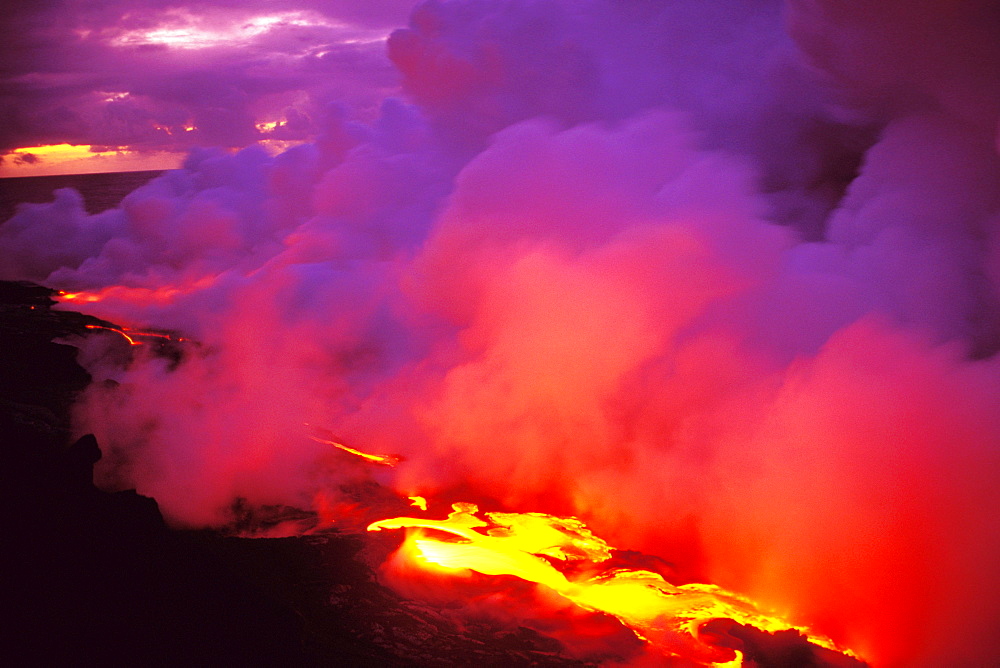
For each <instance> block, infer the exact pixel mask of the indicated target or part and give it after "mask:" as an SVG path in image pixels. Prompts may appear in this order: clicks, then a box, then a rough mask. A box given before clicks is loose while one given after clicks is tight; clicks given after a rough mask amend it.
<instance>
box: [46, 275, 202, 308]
mask: <svg viewBox="0 0 1000 668" xmlns="http://www.w3.org/2000/svg"><path fill="white" fill-rule="evenodd" d="M217 278H218V277H216V276H205V277H203V278H201V279H199V280H197V281H192V282H190V283H186V284H183V285H166V286H162V287H158V288H136V287H128V286H125V285H112V286H109V287H106V288H103V289H101V290H100V291H98V292H64V291H62V290H60V291H59V293H58V294H57V296H56V298H57V299H58V300H59V301H61V302H70V303H72V304H93V303H95V302H101V301H105V300H109V301H121V302H126V303H130V304H139V305H143V306H148V305H158V304H169V303H171V302H173V301H174V300H175V299H177V298H178V297H181V296H183V295H186V294H189V293H191V292H194V291H196V290H201V289H204V288H207V287H209V286H211V285H212V284H213V283H214V282H215V281H216V279H217Z"/></svg>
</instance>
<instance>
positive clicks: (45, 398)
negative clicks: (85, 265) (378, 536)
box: [0, 282, 585, 666]
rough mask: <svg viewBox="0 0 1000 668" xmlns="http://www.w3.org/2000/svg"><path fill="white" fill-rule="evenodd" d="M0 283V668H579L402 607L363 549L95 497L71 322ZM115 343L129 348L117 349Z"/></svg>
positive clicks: (86, 320) (345, 539)
mask: <svg viewBox="0 0 1000 668" xmlns="http://www.w3.org/2000/svg"><path fill="white" fill-rule="evenodd" d="M53 294H54V293H53V291H51V290H49V289H47V288H42V287H40V286H37V285H32V284H29V283H10V282H0V466H2V470H3V472H4V484H3V485H2V486H0V489H2V490H3V491H2V497H0V503H2V508H0V511H2V516H3V517H4V518H5V524H6V525H7V526H6V527H5V528H6V531H5V532H4V538H3V542H4V550H3V554H4V557H5V562H6V563H4V564H3V568H2V572H3V575H4V577H5V582H6V586H5V587H4V593H3V595H2V596H0V613H2V616H3V619H4V620H6V621H5V628H4V631H5V633H4V635H5V637H6V638H8V639H9V640H8V642H5V643H4V652H5V658H6V659H7V660H8V662H10V663H11V665H20V666H33V665H37V666H51V665H59V664H65V665H134V666H207V665H235V666H257V665H260V666H285V665H300V666H301V665H305V666H341V665H343V666H364V665H371V666H375V665H378V666H415V665H416V666H424V665H426V666H450V665H469V664H478V665H481V666H510V665H536V666H546V665H585V664H581V663H580V662H576V661H572V660H569V659H566V658H564V657H562V656H561V655H560V654H559V646H558V644H557V643H556V642H555V641H553V640H550V639H548V638H545V637H543V636H540V635H538V634H537V633H535V632H533V631H530V630H528V629H522V628H513V629H510V628H501V627H498V626H493V625H490V624H478V625H476V624H466V623H463V624H459V623H456V621H455V620H454V619H451V618H449V617H447V616H445V615H442V614H440V613H438V612H435V611H434V610H432V609H430V608H427V607H425V606H422V605H421V604H418V603H414V602H409V601H405V600H403V599H402V598H401V597H399V596H397V595H396V594H394V593H393V592H391V591H390V590H388V589H386V588H385V587H383V586H381V585H379V584H378V583H377V582H376V579H375V575H374V572H373V570H372V569H371V568H370V567H369V566H367V565H365V564H364V563H363V562H362V561H361V560H358V559H357V558H356V554H357V553H358V552H359V551H360V550H361V548H362V547H363V545H364V543H363V541H362V539H361V537H358V536H351V535H343V534H337V533H327V534H324V535H316V536H302V537H294V538H239V537H229V536H225V535H222V534H220V533H218V532H213V531H174V530H171V529H169V528H168V527H167V526H166V525H165V524H164V521H163V518H162V517H161V515H160V512H159V509H158V507H157V505H156V502H155V501H154V500H152V499H149V498H147V497H143V496H141V495H139V494H136V493H135V492H134V491H125V492H117V493H106V492H103V491H100V490H98V489H97V488H96V487H94V485H93V466H94V464H95V463H96V462H97V461H98V460H99V458H100V456H101V453H100V446H99V443H98V442H97V441H96V439H95V438H94V437H93V436H91V435H85V436H83V437H81V438H79V439H77V440H75V441H72V440H71V438H70V434H71V424H70V418H69V409H70V406H71V405H72V403H73V401H74V399H75V397H76V396H77V394H78V393H79V392H80V391H82V390H83V389H84V388H85V387H86V386H87V384H88V383H89V382H90V377H89V375H88V374H87V373H86V372H85V371H84V370H83V369H82V368H81V367H80V366H79V365H78V364H77V363H76V349H75V348H73V347H71V346H67V345H63V344H58V343H54V342H53V341H52V340H53V339H54V338H59V337H66V336H70V335H79V336H84V335H87V333H88V331H89V330H88V329H87V325H88V324H91V325H93V324H97V325H103V326H110V325H111V324H110V323H105V322H103V321H101V320H97V319H95V318H90V317H88V316H84V315H81V314H78V313H70V312H65V311H59V310H53V309H52V308H51V306H52V305H53V304H54V303H55V302H54V301H53V300H52V296H53ZM125 345H127V344H125Z"/></svg>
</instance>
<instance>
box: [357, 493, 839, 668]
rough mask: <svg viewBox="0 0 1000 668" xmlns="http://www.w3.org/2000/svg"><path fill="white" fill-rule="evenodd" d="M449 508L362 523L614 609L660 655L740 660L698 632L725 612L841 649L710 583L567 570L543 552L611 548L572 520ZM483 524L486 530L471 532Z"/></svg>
mask: <svg viewBox="0 0 1000 668" xmlns="http://www.w3.org/2000/svg"><path fill="white" fill-rule="evenodd" d="M452 508H453V509H454V512H452V513H451V514H450V515H449V516H448V519H445V520H429V519H422V518H414V517H399V518H394V519H387V520H381V521H378V522H374V523H372V524H371V525H370V526H369V527H368V530H369V531H380V530H382V529H401V528H408V529H416V531H411V532H408V534H407V539H406V542H405V543H404V545H403V548H402V550H403V551H404V554H407V555H408V556H410V557H411V558H412V561H413V563H414V564H416V565H418V566H420V567H421V568H428V569H434V568H439V569H445V570H455V569H469V570H473V571H476V572H478V573H483V574H486V575H513V576H516V577H519V578H522V579H524V580H527V581H530V582H535V583H538V584H540V585H544V586H546V587H549V588H551V589H552V590H554V591H556V592H558V593H559V594H560V595H562V596H563V597H565V598H566V599H568V600H570V601H572V602H573V603H575V604H577V605H579V606H581V607H583V608H586V609H588V610H592V611H599V612H604V613H607V614H610V615H614V616H615V617H617V618H618V619H619V620H620V621H621V622H622V623H623V624H624V625H625V626H627V627H628V628H629V629H631V630H632V632H633V633H635V634H636V635H637V636H638V637H640V638H641V639H643V640H645V641H646V642H648V643H650V644H651V645H652V646H653V647H655V648H656V649H657V650H659V651H661V652H663V653H664V654H666V655H670V656H683V657H685V658H687V659H691V660H694V661H698V662H701V663H702V664H703V665H707V666H715V667H716V668H724V667H735V666H739V665H741V664H742V656H741V654H740V652H738V651H736V650H734V649H731V648H727V647H720V646H716V645H712V644H710V638H709V637H708V636H703V635H702V634H701V633H700V627H701V626H702V624H703V623H704V622H707V621H710V620H713V619H732V620H734V621H736V622H737V623H739V624H749V625H752V626H754V627H756V628H758V629H761V630H764V631H768V632H775V631H781V630H786V629H795V630H797V631H799V632H800V633H802V634H803V635H805V636H806V637H807V638H808V639H809V640H810V641H811V642H813V643H816V644H818V645H820V646H822V647H826V648H829V649H835V650H836V651H843V650H842V649H840V648H837V647H836V646H835V645H834V644H833V642H832V641H830V640H829V639H827V638H824V637H822V636H817V635H815V634H812V633H809V631H808V629H806V628H804V627H800V626H794V625H792V624H789V623H788V622H786V621H785V620H783V619H781V618H780V617H776V616H773V615H768V614H766V613H764V612H762V611H761V610H760V609H758V608H757V606H756V605H754V603H753V602H752V601H750V600H749V599H747V598H745V597H742V596H740V595H738V594H735V593H733V592H729V591H726V590H724V589H722V588H720V587H716V586H714V585H709V584H686V585H680V586H675V585H672V584H670V583H669V582H667V581H666V580H664V579H663V577H662V576H661V575H659V574H658V573H653V572H651V571H645V570H632V569H610V570H606V571H604V572H600V573H599V574H598V575H596V576H587V575H582V576H578V578H577V579H574V578H572V577H567V576H566V575H564V574H563V573H562V572H560V571H559V570H558V569H557V568H556V567H555V566H553V564H552V562H550V559H551V560H558V561H578V562H583V563H584V564H586V565H591V564H597V563H600V562H602V561H605V560H607V559H609V558H610V556H611V552H612V549H611V548H610V547H609V546H608V544H607V543H606V542H605V541H604V540H603V539H601V538H599V537H597V536H595V535H594V534H593V533H591V531H590V530H589V529H588V528H587V527H586V525H584V524H583V523H582V522H580V521H579V520H576V519H573V518H560V517H554V516H552V515H546V514H544V513H486V514H485V516H486V518H487V520H488V521H486V520H482V519H480V518H479V517H477V516H476V513H477V512H478V510H479V509H478V508H477V507H476V506H475V505H474V504H471V503H456V504H454V505H453V506H452ZM484 528H485V529H486V531H485V533H481V532H480V531H478V529H484ZM591 572H593V571H591Z"/></svg>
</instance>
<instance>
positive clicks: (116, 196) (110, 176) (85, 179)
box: [0, 170, 163, 223]
mask: <svg viewBox="0 0 1000 668" xmlns="http://www.w3.org/2000/svg"><path fill="white" fill-rule="evenodd" d="M162 173H163V172H162V171H160V170H154V171H147V172H110V173H106V174H61V175H59V176H18V177H11V178H5V179H0V223H2V222H3V221H6V220H7V219H9V218H10V217H11V216H13V215H14V214H15V213H16V212H17V207H18V205H19V204H24V203H29V202H31V203H44V202H51V201H52V200H53V196H52V193H53V192H55V191H56V190H58V189H59V188H76V189H77V190H78V191H79V192H80V194H81V195H83V202H84V207H85V208H86V209H87V213H91V214H94V213H99V212H101V211H104V210H105V209H110V208H112V207H115V206H117V205H118V204H119V203H120V202H121V201H122V199H123V198H124V197H125V195H128V194H129V193H130V192H132V191H133V190H135V189H136V188H138V187H139V186H141V185H143V184H145V183H147V182H149V181H150V180H152V179H153V178H154V177H156V176H159V175H160V174H162Z"/></svg>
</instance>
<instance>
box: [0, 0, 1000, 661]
mask: <svg viewBox="0 0 1000 668" xmlns="http://www.w3.org/2000/svg"><path fill="white" fill-rule="evenodd" d="M988 11H989V10H988V8H986V3H981V4H978V5H977V4H976V3H972V4H969V5H967V6H963V7H961V8H956V7H951V6H948V7H945V6H944V5H941V4H937V3H929V2H928V3H920V4H919V6H918V7H917V10H915V11H914V13H912V14H910V13H909V9H908V5H907V6H904V4H902V3H889V4H886V5H884V6H882V5H880V6H879V7H878V8H867V9H863V10H861V9H844V8H840V7H839V6H838V7H835V6H834V4H833V3H826V2H811V3H797V2H795V3H789V4H788V5H787V6H786V7H785V8H784V13H782V11H781V7H779V6H778V5H776V4H774V5H766V6H765V5H762V6H759V7H754V8H747V7H746V6H745V3H736V2H733V3H719V4H717V5H713V7H712V8H706V7H705V5H704V3H693V2H692V3H686V2H677V3H671V4H669V5H666V6H661V4H660V3H641V2H639V3H626V4H624V5H618V4H614V5H613V4H604V3H596V4H594V5H592V6H591V5H588V6H586V7H581V6H580V5H579V4H578V3H563V2H557V1H553V2H546V3H533V4H530V6H529V5H524V4H523V3H519V2H507V1H504V2H501V1H499V0H498V1H495V2H483V3H464V2H428V3H424V4H423V5H421V6H420V7H418V8H417V9H416V11H415V12H414V14H413V19H412V22H411V25H410V26H409V27H408V28H406V29H404V30H402V31H400V32H397V33H395V34H394V36H393V37H392V38H391V40H390V42H389V55H390V57H391V58H392V59H393V61H394V62H395V63H396V66H397V67H398V68H399V72H400V76H401V77H402V80H403V88H404V90H405V91H407V93H408V95H409V100H410V101H409V103H406V102H401V101H398V100H390V101H387V102H385V103H384V104H383V106H382V107H381V111H380V112H379V116H378V118H376V119H375V120H373V121H372V122H371V123H368V124H361V123H357V122H352V121H350V120H349V118H350V114H347V113H345V112H343V111H339V112H338V111H337V110H336V109H332V110H328V112H327V115H326V116H325V117H324V118H323V120H322V122H321V124H322V134H321V136H320V137H319V138H318V139H317V140H316V142H314V143H312V144H307V145H303V146H299V147H297V148H295V149H292V150H290V151H288V152H286V153H284V154H282V155H281V156H278V157H276V158H270V157H268V156H266V155H264V154H263V153H259V152H254V151H244V152H242V153H240V154H238V155H235V156H229V155H225V154H221V153H212V152H200V153H196V154H194V155H193V156H192V157H191V159H190V160H189V162H188V164H187V165H186V167H185V169H183V170H178V171H175V172H171V173H168V174H165V175H164V176H163V177H161V178H159V179H157V180H155V181H153V182H152V183H150V184H149V185H147V186H145V187H143V188H141V189H140V190H138V191H136V192H135V193H133V194H131V195H130V196H129V197H128V198H126V200H125V202H124V203H123V205H122V207H121V208H120V209H117V210H114V211H111V212H106V213H105V214H101V215H100V216H93V217H88V216H85V215H84V214H83V212H82V207H81V206H80V203H79V202H78V201H77V199H75V198H74V194H72V193H63V194H61V195H60V196H59V198H58V199H57V200H56V202H54V203H53V204H51V205H40V206H36V207H31V208H27V209H24V210H23V211H22V212H21V213H20V214H18V215H17V216H15V218H14V219H12V220H11V221H10V222H9V223H6V224H5V225H4V226H3V227H0V247H2V248H3V250H4V253H3V255H2V257H3V260H2V261H0V267H2V272H3V275H4V276H7V277H28V278H36V279H38V280H45V281H47V282H48V283H50V284H52V285H55V286H56V287H63V288H66V289H75V290H76V289H87V290H92V291H101V290H103V291H104V292H101V293H100V294H102V295H104V297H103V298H102V299H101V300H100V301H96V302H94V303H92V304H90V305H88V307H87V308H88V310H89V311H91V312H93V313H95V314H98V315H101V316H104V317H108V318H112V319H115V320H119V321H122V322H125V323H128V324H143V325H146V326H158V327H166V328H172V329H177V330H180V331H182V332H183V333H184V334H185V336H189V337H192V338H194V339H196V340H197V341H198V342H199V344H200V345H199V346H193V345H192V346H190V347H189V348H188V349H187V350H186V352H185V354H184V356H183V358H182V359H181V360H180V361H173V360H168V359H158V358H155V357H154V356H149V357H143V356H140V357H139V359H137V360H136V361H134V362H133V363H132V364H131V365H129V366H127V367H122V366H120V365H112V364H107V363H104V364H102V363H101V362H100V357H101V353H102V346H106V345H107V342H106V341H105V342H103V343H102V342H101V341H99V340H97V341H96V342H92V343H91V344H88V346H90V347H89V348H88V349H87V354H88V358H87V359H88V363H89V365H90V366H91V368H92V371H93V372H94V373H95V375H96V376H97V380H98V382H97V383H96V384H95V385H94V386H93V387H92V388H91V389H90V390H89V391H88V393H87V395H86V397H85V399H84V401H83V402H82V403H81V405H80V406H79V411H78V413H79V414H78V417H79V428H80V429H81V430H90V431H94V432H95V433H96V434H97V436H98V440H99V442H100V443H101V445H102V447H103V448H105V450H106V453H105V454H106V457H105V458H104V459H103V460H102V462H101V464H100V468H99V472H100V474H101V476H102V477H103V481H104V484H107V485H109V486H126V487H133V486H134V487H136V488H137V489H138V491H139V492H140V493H144V494H149V495H151V496H153V497H154V498H156V499H157V501H158V503H159V504H160V507H161V508H162V509H163V511H164V513H165V515H166V516H167V517H168V518H169V519H170V520H171V521H173V522H175V523H177V524H185V525H205V524H218V523H224V522H226V521H227V519H228V518H230V517H231V512H232V506H233V504H234V502H236V501H237V500H240V501H239V502H240V503H249V504H251V505H258V506H259V505H268V504H289V505H298V506H303V505H306V506H307V505H309V504H310V503H311V502H312V499H313V498H314V497H315V495H317V494H319V493H323V494H327V495H331V496H332V497H336V494H337V489H338V487H339V486H342V485H346V484H349V483H351V482H355V481H358V480H364V479H367V478H369V477H374V478H376V479H378V480H379V481H381V482H383V483H384V484H387V485H392V486H394V487H395V488H396V489H397V490H398V491H400V492H402V493H405V494H414V493H426V494H428V495H431V496H434V495H437V496H438V497H441V498H442V500H443V501H451V500H460V499H453V498H450V496H451V495H455V494H465V493H469V494H474V495H478V496H479V497H482V498H490V499H492V500H493V501H494V502H496V503H498V504H501V505H505V506H506V507H508V508H512V509H516V510H527V511H535V510H540V511H549V512H556V513H568V514H575V515H577V516H579V517H581V518H582V519H584V520H585V521H587V522H588V524H590V525H591V526H592V527H593V528H594V530H595V531H596V532H597V533H598V534H600V535H602V536H605V537H606V538H608V539H609V540H610V541H611V542H612V543H613V544H615V545H617V546H619V547H622V548H628V549H641V550H644V551H646V552H649V553H652V554H655V555H657V556H660V557H662V558H664V559H667V560H670V561H672V562H673V563H674V564H675V565H676V568H677V571H678V573H680V574H681V575H683V576H685V577H689V578H709V579H711V580H712V581H713V582H717V583H718V584H721V585H723V586H726V587H728V588H731V589H735V590H739V591H745V592H747V593H749V594H751V595H753V596H755V597H757V598H758V599H759V600H760V601H762V602H763V603H765V604H769V605H773V606H775V607H777V608H779V609H781V610H782V611H784V612H786V613H787V614H789V615H790V616H792V617H793V618H795V619H796V620H797V621H802V622H804V623H809V624H812V625H814V626H815V627H816V628H817V629H818V630H819V631H821V632H823V633H827V634H829V635H830V636H831V637H833V638H834V639H836V640H838V641H841V642H843V643H845V644H846V645H848V646H851V647H853V648H855V649H856V650H857V651H859V652H861V653H862V654H863V655H864V656H865V657H867V658H869V659H871V660H872V661H873V662H874V664H875V665H877V666H914V665H917V666H937V665H947V664H954V663H962V662H967V663H973V664H975V663H977V662H978V663H982V662H984V661H988V660H991V658H992V657H993V656H995V654H996V651H997V649H998V648H997V647H996V643H997V641H996V640H995V638H994V636H995V635H996V634H994V633H992V629H993V628H994V627H995V625H996V621H997V619H1000V609H998V606H997V603H996V601H997V600H1000V597H998V596H997V593H998V592H997V586H998V583H997V578H996V576H995V575H994V574H993V573H992V569H991V568H990V565H991V564H992V563H994V562H995V561H996V559H997V557H998V555H1000V545H998V543H997V540H996V538H995V536H996V535H997V526H996V524H997V523H996V520H995V519H994V518H993V517H992V514H991V513H990V509H991V508H992V507H994V506H995V505H996V502H997V489H996V485H995V481H996V480H997V474H998V473H1000V471H998V466H1000V462H998V459H997V455H996V444H997V443H998V442H1000V433H998V429H997V427H996V425H995V424H994V423H995V420H994V419H993V416H994V415H996V413H997V409H998V408H1000V406H998V405H997V404H998V402H1000V380H998V379H1000V375H998V374H997V368H996V353H997V350H998V348H1000V339H998V336H1000V321H998V318H997V313H998V310H997V306H998V298H1000V292H998V286H1000V278H998V277H1000V261H998V258H1000V251H998V248H1000V244H998V241H997V239H998V231H997V222H998V221H1000V211H998V209H1000V178H998V176H1000V156H998V154H997V150H996V118H997V110H996V108H995V106H993V102H992V101H993V100H994V99H995V96H996V94H997V91H998V89H1000V86H998V85H997V83H996V82H997V81H1000V79H996V78H995V77H992V73H993V72H994V69H995V61H992V60H990V59H988V58H985V59H980V58H971V57H968V56H967V55H965V54H963V53H955V51H956V49H957V45H958V44H959V43H960V41H961V40H962V39H963V38H965V37H967V38H968V39H969V40H970V44H971V47H970V48H971V49H972V51H973V52H975V53H979V54H989V53H992V49H993V48H994V46H995V43H1000V42H990V41H989V40H988V39H987V35H986V31H987V28H984V25H985V24H984V23H982V22H981V20H980V19H981V18H982V17H983V16H985V15H987V14H988ZM938 24H940V25H942V26H944V27H945V29H943V30H942V31H940V32H934V31H931V30H928V29H927V27H928V26H931V25H938ZM717 28H719V29H718V30H717ZM567 56H568V57H567ZM991 77H992V78H991ZM46 239H56V241H55V242H48V243H47V242H46ZM102 381H113V382H102ZM305 423H309V424H311V425H319V426H321V427H324V428H327V429H330V430H332V431H333V432H335V433H336V434H337V435H338V437H340V438H342V439H344V441H345V442H348V443H351V444H354V445H356V446H357V447H359V448H361V449H364V450H369V451H374V452H391V453H394V454H400V455H402V456H404V457H405V460H404V461H403V462H402V463H401V464H400V466H399V467H398V468H397V469H395V470H393V471H391V472H389V471H386V470H382V469H379V472H378V473H372V472H371V471H369V470H368V469H365V468H364V466H363V465H362V464H359V463H357V462H354V461H353V460H352V459H350V458H349V457H347V456H346V455H345V456H344V457H341V456H340V455H338V454H337V452H332V451H331V450H330V449H329V447H327V446H323V445H322V444H317V443H316V442H314V441H312V440H310V439H309V438H308V430H307V428H306V427H305Z"/></svg>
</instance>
